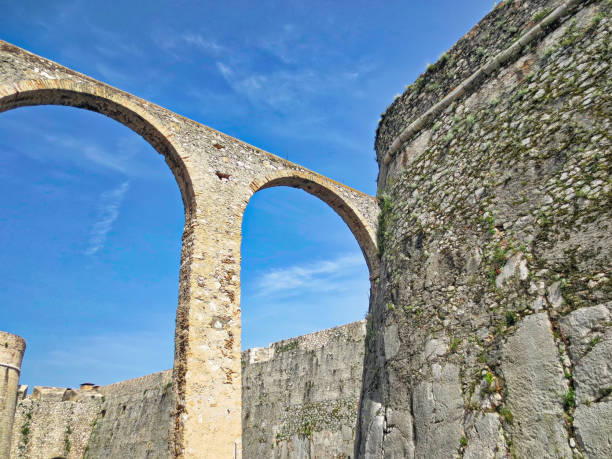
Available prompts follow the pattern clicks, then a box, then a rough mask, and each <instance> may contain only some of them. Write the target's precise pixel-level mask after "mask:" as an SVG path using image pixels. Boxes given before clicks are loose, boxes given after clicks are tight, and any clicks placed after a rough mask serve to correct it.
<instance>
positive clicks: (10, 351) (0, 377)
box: [0, 331, 26, 457]
mask: <svg viewBox="0 0 612 459" xmlns="http://www.w3.org/2000/svg"><path fill="white" fill-rule="evenodd" d="M25 347H26V344H25V341H24V339H23V338H21V337H20V336H17V335H13V334H11V333H7V332H3V331H0V457H8V455H9V451H10V449H11V432H12V430H13V417H14V413H15V405H16V403H17V393H18V390H19V373H20V372H21V359H22V358H23V353H24V352H25Z"/></svg>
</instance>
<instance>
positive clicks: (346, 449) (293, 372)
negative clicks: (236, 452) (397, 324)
mask: <svg viewBox="0 0 612 459" xmlns="http://www.w3.org/2000/svg"><path fill="white" fill-rule="evenodd" d="M364 338H365V321H360V322H354V323H352V324H348V325H344V326H342V327H337V328H332V329H329V330H323V331H321V332H317V333H313V334H310V335H304V336H300V337H299V338H292V339H289V340H285V341H281V342H279V343H275V344H273V345H271V346H270V347H268V348H260V349H250V350H248V351H245V352H244V353H243V355H242V364H243V370H242V410H243V411H242V413H243V418H242V445H243V457H244V458H247V459H258V458H265V457H274V458H289V457H290V458H313V459H314V458H347V457H349V456H352V455H353V447H354V443H355V427H356V422H357V408H358V405H359V394H360V392H361V375H362V372H363V349H364V347H363V344H364Z"/></svg>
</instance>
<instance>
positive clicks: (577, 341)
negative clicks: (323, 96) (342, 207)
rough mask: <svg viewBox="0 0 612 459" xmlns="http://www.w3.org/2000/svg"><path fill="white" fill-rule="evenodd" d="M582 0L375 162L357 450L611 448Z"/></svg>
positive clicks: (600, 25) (594, 103) (595, 29)
mask: <svg viewBox="0 0 612 459" xmlns="http://www.w3.org/2000/svg"><path fill="white" fill-rule="evenodd" d="M543 3H544V2H517V1H506V2H504V4H503V5H501V6H498V7H497V8H496V10H495V11H494V12H493V13H492V15H491V16H488V17H487V18H485V19H484V20H483V22H482V23H481V24H480V25H479V26H477V27H476V28H475V29H474V30H476V31H480V32H479V34H482V33H484V34H486V33H487V32H488V33H490V34H497V33H498V29H499V28H498V27H495V22H494V19H495V18H496V17H497V16H498V15H499V14H501V13H500V12H506V13H504V14H505V15H506V20H507V23H513V22H514V21H515V17H514V15H515V14H516V15H518V20H520V21H523V22H524V20H525V19H524V16H525V15H524V13H523V12H524V11H531V10H530V9H528V8H531V7H532V6H533V5H540V4H543ZM578 4H579V9H578V10H577V11H576V12H573V13H572V15H571V16H570V17H567V18H564V19H563V21H562V23H561V24H560V25H558V26H556V27H553V28H551V29H549V30H547V34H546V36H545V37H544V38H543V39H541V40H537V41H535V42H533V43H531V44H530V45H529V46H528V47H527V48H526V49H524V50H523V51H522V53H521V54H520V55H519V56H517V59H515V60H513V61H512V62H508V63H507V64H506V65H504V66H503V67H502V68H501V69H499V70H498V71H497V72H495V73H494V74H493V75H491V76H490V77H488V78H487V79H486V80H484V81H482V82H481V84H480V85H479V86H478V87H477V88H476V89H475V90H472V91H470V92H468V93H467V94H465V95H464V96H463V97H461V98H460V99H459V100H457V101H456V102H454V103H453V104H452V105H450V106H449V107H448V108H447V109H446V110H445V111H443V112H442V113H441V114H440V115H439V116H437V118H436V119H435V120H433V122H432V123H430V124H427V125H425V126H424V127H423V129H422V130H420V131H418V132H417V133H416V134H415V135H414V136H413V137H411V138H409V139H407V141H406V142H405V143H404V145H402V147H401V148H400V150H399V151H398V153H397V154H396V155H395V156H393V158H392V161H391V162H390V163H389V164H388V167H387V166H381V167H383V170H382V171H381V177H380V180H379V199H380V202H381V217H380V220H379V235H380V236H379V250H380V252H381V254H382V264H381V277H380V279H379V280H378V282H377V284H376V286H375V287H374V289H373V294H372V301H371V312H370V321H369V324H368V327H369V328H371V330H372V333H371V338H370V339H367V340H366V348H367V349H368V351H367V356H366V368H367V371H366V374H365V376H364V378H365V379H364V392H363V400H362V404H361V408H360V426H359V438H358V451H359V453H360V454H361V455H368V456H371V457H383V456H384V457H426V456H427V457H454V456H456V455H457V454H462V456H463V457H505V455H506V454H509V455H512V456H516V457H572V455H573V454H579V453H581V454H583V455H584V456H585V457H611V456H612V450H611V449H610V448H611V445H612V431H610V429H606V428H605V427H602V426H610V425H612V398H611V393H610V391H611V388H612V366H611V364H610V362H612V334H611V333H612V328H611V325H612V321H611V320H610V317H611V314H612V306H611V303H610V300H612V288H611V287H612V283H611V280H610V273H611V272H612V269H611V268H612V267H611V265H610V264H611V260H612V256H611V255H612V254H611V253H610V250H611V247H612V236H611V235H612V231H611V228H610V217H611V215H610V214H611V212H612V205H611V199H610V198H611V196H612V194H611V191H612V188H611V186H612V184H611V183H610V166H611V162H612V156H611V155H610V151H611V145H612V137H611V134H610V133H611V132H612V126H611V125H610V124H611V121H610V114H611V113H612V98H611V94H612V87H611V86H612V71H611V69H610V62H611V61H612V60H611V57H612V55H611V50H610V45H609V43H610V29H611V28H612V22H611V16H610V10H611V8H612V4H611V3H610V2H609V1H593V2H578ZM521 5H525V6H524V7H522V6H521ZM527 5H531V6H529V7H528V6H527ZM521 18H523V19H521ZM485 26H486V30H484V28H485ZM473 33H474V32H470V34H468V36H467V38H466V39H465V40H473V37H472V36H471V35H472V34H473ZM462 42H464V43H468V42H465V41H462ZM462 42H460V43H462ZM473 43H474V45H476V44H477V42H474V41H473ZM503 45H504V43H503V42H500V46H503ZM465 52H466V53H467V54H471V53H476V54H479V53H480V51H479V50H478V48H471V49H466V50H465ZM436 69H437V70H436V72H447V69H446V67H444V66H441V65H438V66H436ZM448 70H450V69H448ZM437 77H438V75H437V73H436V74H434V75H432V79H431V80H428V79H427V78H426V79H425V80H424V83H423V84H424V86H423V90H427V89H426V88H427V85H428V84H430V82H435V81H437V80H436V78H437ZM440 78H441V77H440ZM436 96H437V93H436ZM396 104H397V105H396V106H395V108H394V110H392V113H394V114H395V115H393V116H397V117H400V118H402V117H403V118H402V119H399V118H398V121H397V122H398V123H400V121H401V123H400V124H402V125H403V126H407V125H409V124H410V123H411V122H412V121H413V116H414V115H413V114H415V113H419V112H420V111H421V110H422V106H421V102H420V101H419V99H414V96H411V95H409V94H408V93H407V94H405V95H404V96H403V97H402V98H401V100H399V101H397V102H396ZM401 104H403V107H402V108H401V110H400V105H401ZM402 113H403V114H404V115H402ZM389 116H392V115H389ZM388 123H389V119H387V117H385V118H384V119H383V121H382V122H381V127H380V129H379V138H378V140H377V146H378V147H379V148H380V150H379V151H378V157H379V158H383V157H384V156H385V154H386V151H385V149H384V146H385V145H387V144H388V143H389V140H388V139H385V138H383V137H384V136H385V135H386V134H385V132H387V131H386V129H387V128H388V129H389V132H390V131H391V130H393V129H395V128H393V127H392V125H391V124H392V123H391V124H388ZM395 132H397V129H395ZM369 335H370V334H369Z"/></svg>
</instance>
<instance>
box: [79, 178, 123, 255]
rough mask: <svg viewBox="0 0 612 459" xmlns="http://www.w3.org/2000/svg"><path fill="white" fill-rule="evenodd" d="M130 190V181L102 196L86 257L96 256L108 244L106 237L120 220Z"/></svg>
mask: <svg viewBox="0 0 612 459" xmlns="http://www.w3.org/2000/svg"><path fill="white" fill-rule="evenodd" d="M129 189H130V183H129V182H128V181H125V182H123V183H122V184H121V185H119V186H118V187H117V188H115V189H113V190H110V191H106V192H104V193H102V195H101V196H100V208H99V212H98V219H97V220H96V222H95V223H94V224H93V226H92V228H91V231H90V234H89V246H88V248H87V250H85V255H88V256H91V255H95V254H96V253H97V252H98V251H99V250H100V249H101V248H102V247H104V244H105V243H106V237H107V236H108V233H109V232H110V230H111V229H112V228H113V224H114V223H115V221H116V220H117V218H119V209H120V207H121V203H122V202H123V198H124V197H125V194H126V193H127V192H128V190H129Z"/></svg>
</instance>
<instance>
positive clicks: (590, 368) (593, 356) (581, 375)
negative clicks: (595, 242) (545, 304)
mask: <svg viewBox="0 0 612 459" xmlns="http://www.w3.org/2000/svg"><path fill="white" fill-rule="evenodd" d="M611 319H612V302H608V303H606V304H600V305H597V306H591V307H585V308H582V309H577V310H575V311H573V312H571V313H570V314H568V315H566V316H565V317H563V318H562V319H561V320H560V329H561V332H562V333H563V334H564V336H565V338H566V341H567V344H568V354H569V356H570V358H571V364H572V365H573V380H574V386H575V389H576V412H575V413H574V429H575V431H576V439H577V440H578V444H579V446H580V448H581V450H582V451H583V452H584V453H585V456H586V457H597V458H608V457H612V428H610V426H612V333H611V331H612V330H611V327H610V324H611V323H612V321H611Z"/></svg>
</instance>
